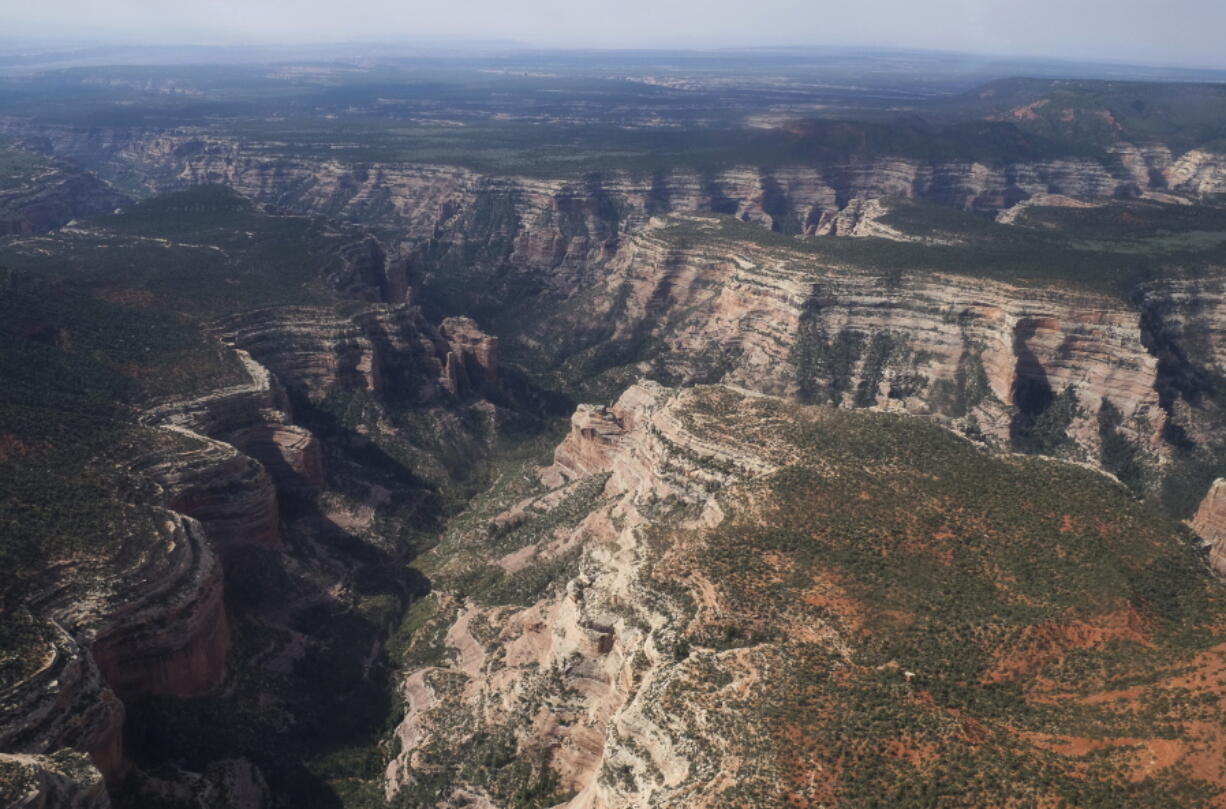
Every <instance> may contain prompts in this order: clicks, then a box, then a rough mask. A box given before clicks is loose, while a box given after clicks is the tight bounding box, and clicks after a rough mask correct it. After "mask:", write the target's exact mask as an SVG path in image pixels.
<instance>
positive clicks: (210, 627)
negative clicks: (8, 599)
mask: <svg viewBox="0 0 1226 809" xmlns="http://www.w3.org/2000/svg"><path fill="white" fill-rule="evenodd" d="M103 561H104V563H103V564H99V562H98V561H96V560H95V561H87V560H82V561H77V562H65V563H63V564H62V565H60V566H59V567H58V569H57V570H55V571H53V573H54V575H53V576H49V577H48V580H47V582H46V583H45V585H44V586H42V587H41V588H39V589H37V590H35V591H34V592H33V593H32V594H31V596H30V597H29V598H28V600H27V608H28V609H29V610H30V612H31V613H33V614H34V615H35V616H38V617H39V619H41V620H44V621H46V622H47V623H48V625H49V626H50V627H51V631H52V634H51V639H50V640H49V641H48V643H47V644H46V645H45V657H44V660H43V663H42V665H41V666H40V667H39V668H38V669H37V670H36V671H34V672H33V673H32V674H30V675H29V676H27V677H24V678H23V679H22V680H21V681H19V682H17V683H15V684H13V685H11V686H10V687H9V688H7V689H6V690H5V692H4V695H3V698H2V700H3V701H2V702H0V728H2V729H3V731H2V732H3V737H2V738H0V745H2V746H3V747H4V749H6V750H11V751H22V752H26V753H32V754H40V753H44V752H53V751H57V750H60V749H63V748H73V749H76V750H83V751H86V752H88V753H89V755H90V757H91V759H92V760H93V763H94V765H95V766H96V767H97V768H98V770H100V771H101V772H102V774H103V775H104V776H105V777H106V778H107V780H108V781H115V780H118V779H119V778H121V777H122V776H123V775H124V773H125V772H126V770H127V767H128V764H127V761H126V759H125V756H124V753H123V737H122V726H123V717H124V707H123V703H122V702H121V701H120V698H126V697H130V696H135V695H139V694H171V695H177V696H189V695H195V694H200V693H202V692H204V691H207V690H208V689H210V688H212V687H214V686H215V685H216V684H217V683H218V682H219V681H220V679H221V676H222V674H223V673H224V665H225V656H226V650H227V648H228V646H229V627H228V624H227V621H226V615H225V609H224V605H223V603H222V582H221V565H220V563H219V561H218V558H217V555H216V553H215V552H214V550H213V548H212V546H211V544H210V543H209V542H208V540H207V539H206V538H205V535H204V531H203V529H202V528H201V526H200V524H199V523H198V522H196V521H195V520H192V519H191V518H188V517H184V516H183V515H181V514H177V513H175V512H172V511H168V510H164V509H162V510H157V511H154V512H153V513H152V514H151V515H150V516H149V517H148V518H146V519H145V520H142V521H140V522H139V523H138V524H137V528H136V533H135V534H134V536H133V537H132V538H131V539H130V540H129V541H128V542H127V543H125V547H124V553H122V554H121V555H118V556H115V557H112V558H110V559H107V560H103ZM117 695H118V697H117Z"/></svg>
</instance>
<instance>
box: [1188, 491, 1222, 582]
mask: <svg viewBox="0 0 1226 809" xmlns="http://www.w3.org/2000/svg"><path fill="white" fill-rule="evenodd" d="M1192 530H1193V531H1195V532H1196V533H1197V534H1198V535H1199V536H1200V538H1201V539H1203V540H1204V541H1205V545H1206V546H1208V550H1209V564H1210V565H1211V566H1212V567H1213V569H1214V570H1216V571H1217V572H1218V573H1220V574H1222V575H1223V576H1226V479H1223V478H1218V479H1217V480H1215V481H1213V485H1212V486H1210V487H1209V491H1208V493H1207V494H1206V495H1205V498H1204V499H1203V500H1201V502H1200V507H1199V508H1198V509H1197V510H1196V515H1195V516H1194V517H1192Z"/></svg>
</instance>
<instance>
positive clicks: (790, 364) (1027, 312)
mask: <svg viewBox="0 0 1226 809" xmlns="http://www.w3.org/2000/svg"><path fill="white" fill-rule="evenodd" d="M601 283H602V286H603V294H602V295H599V296H590V297H589V298H588V301H590V303H586V304H585V305H584V306H582V307H577V308H576V309H575V310H573V311H571V312H569V313H567V314H563V315H559V316H558V317H557V318H556V319H555V320H553V321H551V322H550V321H545V322H542V323H541V324H539V327H538V328H537V329H536V330H535V331H534V332H530V333H529V337H530V338H531V339H536V340H539V341H541V342H542V343H545V342H547V340H548V337H547V336H546V335H548V334H563V333H566V332H568V330H572V329H573V330H575V331H580V330H581V329H582V327H583V326H582V324H583V323H584V322H588V321H595V322H605V323H612V324H614V328H613V329H612V334H611V335H610V336H608V339H609V340H611V341H613V342H616V341H619V340H625V341H636V342H645V341H650V342H651V343H652V344H653V345H655V346H656V350H655V353H654V354H653V355H651V356H650V357H649V358H648V359H647V360H645V361H643V362H642V363H640V366H639V370H640V372H641V373H648V372H650V373H654V374H656V375H658V376H660V377H663V378H668V379H674V380H678V381H684V382H694V381H699V382H714V381H723V382H726V383H731V384H735V385H739V386H742V387H744V388H748V389H751V390H755V391H760V392H763V393H769V394H772V395H779V396H789V397H795V398H799V399H801V400H804V401H812V402H831V403H834V404H838V405H841V406H847V407H875V408H880V409H886V410H898V411H904V412H909V413H914V414H922V415H929V416H934V417H937V418H939V419H942V420H944V421H947V422H949V423H951V424H955V425H957V426H960V427H961V428H963V429H966V430H968V431H970V432H972V433H973V434H975V435H977V436H980V437H984V438H987V439H989V440H991V441H994V442H996V443H999V444H1001V445H1008V444H1009V443H1010V442H1011V440H1013V439H1014V438H1016V437H1017V435H1016V433H1017V432H1018V431H1019V430H1020V429H1022V427H1021V426H1019V424H1018V421H1019V413H1021V414H1025V413H1027V412H1031V411H1036V410H1039V409H1042V408H1044V407H1048V406H1050V405H1051V403H1052V402H1053V401H1054V400H1055V399H1056V398H1057V397H1059V396H1060V395H1061V394H1066V397H1067V398H1068V399H1069V400H1075V401H1071V404H1073V405H1075V406H1073V407H1070V408H1069V418H1068V424H1067V425H1066V432H1067V436H1068V438H1069V440H1070V442H1071V444H1070V446H1075V447H1076V448H1078V451H1079V454H1080V456H1081V457H1083V458H1084V459H1086V460H1090V461H1094V462H1097V459H1099V457H1100V451H1101V444H1102V441H1103V430H1104V428H1103V427H1102V422H1101V418H1100V414H1101V413H1102V412H1103V410H1104V408H1106V409H1107V411H1108V412H1109V413H1114V412H1115V411H1118V413H1119V418H1118V419H1116V421H1118V422H1119V423H1118V425H1116V426H1114V427H1113V428H1112V429H1113V430H1115V431H1116V432H1118V433H1119V434H1120V435H1122V436H1124V437H1126V440H1127V441H1129V442H1131V443H1132V444H1133V445H1135V446H1136V447H1137V448H1138V450H1139V451H1140V452H1143V453H1144V454H1145V455H1146V457H1148V458H1150V459H1152V460H1153V461H1154V462H1155V463H1160V462H1161V459H1162V458H1163V454H1164V452H1165V451H1166V450H1165V448H1164V446H1163V442H1162V438H1161V433H1162V430H1163V428H1164V425H1165V424H1166V419H1167V411H1166V410H1165V409H1164V407H1163V403H1162V402H1161V401H1160V396H1159V393H1158V387H1159V360H1158V359H1157V358H1156V357H1155V356H1154V354H1153V353H1152V352H1151V351H1150V349H1149V348H1148V347H1147V346H1148V343H1149V339H1148V337H1147V329H1148V326H1147V325H1146V324H1144V323H1143V315H1142V313H1140V312H1138V311H1137V310H1136V309H1134V308H1132V307H1131V306H1129V305H1128V304H1126V303H1125V302H1123V301H1120V300H1118V299H1114V298H1109V297H1105V296H1096V295H1089V294H1084V293H1077V292H1073V291H1066V290H1057V289H1036V288H1027V287H1019V286H1014V285H1010V284H1004V283H999V282H993V281H987V280H981V279H974V278H968V277H965V276H949V275H926V274H915V275H907V276H902V277H897V278H888V279H887V278H882V277H875V276H871V275H867V274H865V273H863V272H855V271H848V270H845V269H843V268H840V267H837V266H828V265H824V264H821V263H818V262H817V261H814V260H810V259H805V258H803V257H795V256H791V257H789V256H787V255H786V254H781V253H772V252H771V251H768V250H761V249H758V248H755V247H753V246H750V245H744V244H740V245H727V244H721V245H711V246H705V247H685V246H681V247H678V246H676V245H674V244H672V243H669V242H666V241H665V240H662V239H655V238H653V237H651V236H650V234H648V235H645V236H642V237H637V238H634V239H630V240H627V243H626V244H625V245H624V246H623V248H622V251H621V253H620V254H619V256H618V258H617V259H616V260H614V261H613V262H610V264H609V267H608V274H607V276H606V277H605V279H603V281H602V282H601ZM538 335H539V336H538ZM1066 392H1067V393H1066ZM1113 418H1114V417H1113ZM1113 423H1114V422H1113Z"/></svg>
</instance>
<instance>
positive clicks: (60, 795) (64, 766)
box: [0, 750, 111, 809]
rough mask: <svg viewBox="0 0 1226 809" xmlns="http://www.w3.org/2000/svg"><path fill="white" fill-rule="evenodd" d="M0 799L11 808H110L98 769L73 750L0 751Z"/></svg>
mask: <svg viewBox="0 0 1226 809" xmlns="http://www.w3.org/2000/svg"><path fill="white" fill-rule="evenodd" d="M0 778H3V781H4V784H5V787H6V789H5V792H4V794H0V800H3V801H5V806H8V807H10V809H110V806H111V801H110V799H109V798H108V797H107V794H106V786H105V784H104V783H103V780H102V778H101V777H100V776H99V774H98V771H97V770H96V769H94V768H93V767H92V766H90V763H89V760H88V759H86V758H85V757H84V756H82V755H81V754H79V753H75V752H73V751H71V750H64V751H61V752H59V753H57V754H55V755H53V756H42V755H25V754H20V753H18V754H3V753H0Z"/></svg>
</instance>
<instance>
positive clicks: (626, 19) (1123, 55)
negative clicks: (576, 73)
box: [5, 0, 1226, 68]
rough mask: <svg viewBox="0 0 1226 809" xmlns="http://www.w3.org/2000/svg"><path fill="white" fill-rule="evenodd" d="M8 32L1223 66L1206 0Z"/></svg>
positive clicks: (272, 16) (117, 8) (233, 5)
mask: <svg viewBox="0 0 1226 809" xmlns="http://www.w3.org/2000/svg"><path fill="white" fill-rule="evenodd" d="M5 16H6V17H8V19H7V20H6V26H5V27H6V29H7V30H8V32H9V33H10V34H11V35H18V36H26V37H39V38H44V39H54V38H77V39H87V38H89V39H99V40H114V39H117V38H121V39H124V40H126V41H128V42H143V43H150V44H167V43H174V44H182V43H187V42H190V43H194V44H210V45H219V44H220V45H229V44H254V43H278V44H294V43H308V42H311V43H318V42H325V41H327V42H336V41H341V40H379V41H383V42H386V41H389V40H396V39H400V38H407V39H415V40H426V39H452V38H456V39H463V40H469V41H472V40H503V41H507V40H513V41H515V42H517V43H523V44H525V45H528V46H533V47H549V48H555V47H573V48H635V47H643V48H664V47H667V48H709V47H759V46H852V47H882V48H913V49H918V50H937V51H957V52H965V53H977V54H998V55H1002V56H1029V57H1039V58H1055V59H1069V60H1092V61H1113V62H1122V63H1133V64H1143V63H1144V64H1155V65H1170V66H1187V67H1209V68H1213V67H1216V68H1226V55H1223V53H1222V51H1221V47H1220V42H1219V40H1220V37H1219V32H1220V31H1221V30H1223V29H1224V28H1226V4H1221V3H1214V2H1210V1H1209V0H1173V2H1170V3H1167V4H1164V5H1158V4H1153V3H1148V2H1145V0H1116V2H1107V1H1106V0H1084V1H1083V2H1077V3H1069V2H1067V0H1064V1H1062V0H1034V2H1031V3H1027V4H1021V3H1012V2H1002V1H1001V0H924V2H922V3H914V2H907V1H906V0H876V2H870V3H862V4H858V5H855V6H848V5H842V4H812V3H801V2H797V0H762V1H761V2H759V3H757V4H756V5H755V6H754V7H753V8H752V9H750V10H747V9H746V8H745V7H744V6H743V5H742V4H738V3H733V2H731V0H714V1H713V2H707V3H703V4H701V5H700V4H697V3H693V2H685V3H672V4H661V3H657V2H651V0H625V2H623V3H620V4H617V5H610V4H595V3H582V2H573V0H571V1H569V2H563V0H524V2H519V3H515V4H506V3H499V2H494V0H455V1H454V2H451V3H448V4H446V5H445V6H438V5H426V4H398V3H393V2H391V0H353V2H350V3H347V4H345V5H344V6H337V5H336V4H332V3H327V2H323V0H301V1H300V2H291V1H290V0H263V2H260V3H258V4H253V3H244V2H238V0H207V1H206V2H199V3H195V4H187V5H180V4H175V5H173V6H171V5H169V4H163V3H158V2H153V0H115V2H112V3H108V4H106V5H105V6H103V5H99V4H96V3H93V2H88V1H87V0H65V2H62V3H59V4H56V5H55V6H54V7H50V6H45V7H35V6H33V5H31V6H27V7H26V8H23V9H21V10H17V9H9V10H8V11H7V12H6V14H5Z"/></svg>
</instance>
